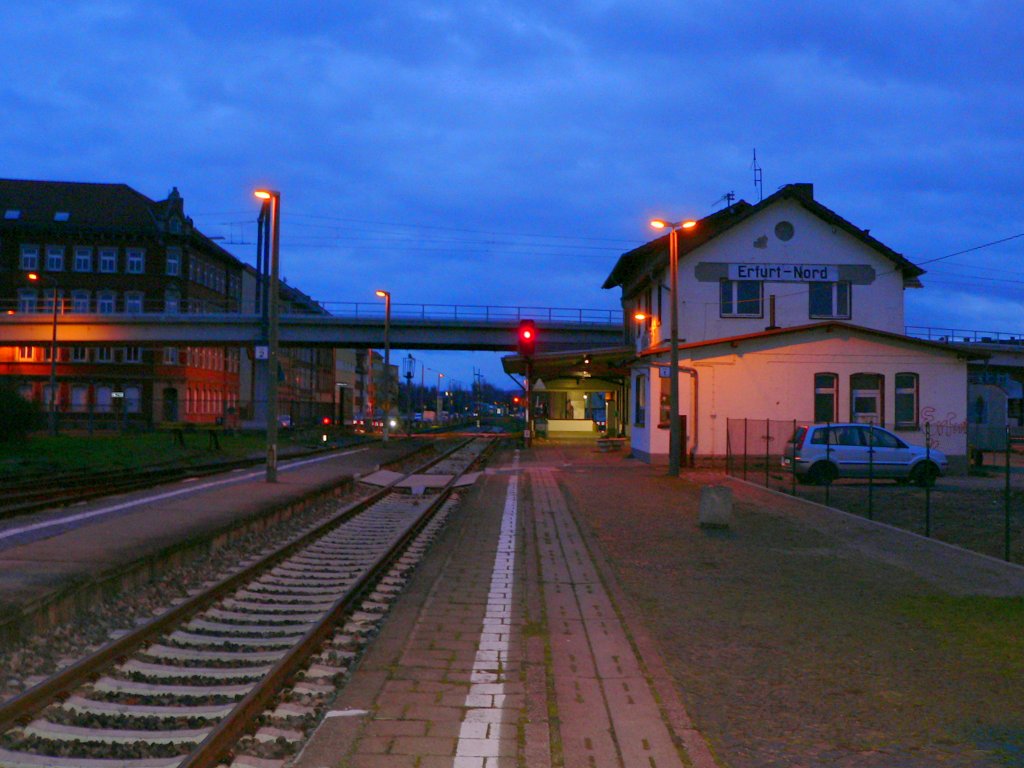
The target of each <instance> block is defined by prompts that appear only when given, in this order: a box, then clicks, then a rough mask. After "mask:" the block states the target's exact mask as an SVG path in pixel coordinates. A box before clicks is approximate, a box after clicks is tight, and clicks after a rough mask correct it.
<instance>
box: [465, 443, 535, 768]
mask: <svg viewBox="0 0 1024 768" xmlns="http://www.w3.org/2000/svg"><path fill="white" fill-rule="evenodd" d="M518 464H519V452H518V451H516V453H515V459H514V462H513V466H516V467H517V466H518ZM518 498H519V477H518V476H517V475H512V476H511V477H510V478H509V482H508V493H507V494H506V495H505V510H504V512H503V513H502V516H501V534H500V535H499V537H498V552H497V554H496V555H495V556H494V569H493V570H492V571H491V588H490V590H489V592H488V597H487V610H486V613H485V618H484V626H483V629H482V630H481V632H480V641H479V643H478V644H477V652H476V658H475V659H474V661H473V671H472V673H471V674H470V686H469V693H468V694H466V707H467V708H468V709H467V710H466V715H465V717H464V718H463V720H462V726H461V727H460V729H459V741H458V745H457V746H456V749H455V761H454V763H453V764H452V766H453V768H490V766H495V765H497V760H498V758H499V757H500V756H501V730H502V723H503V721H505V722H507V721H509V720H510V719H511V718H512V716H513V715H512V714H509V713H506V712H505V711H504V705H505V682H504V681H505V680H506V679H507V675H508V669H507V667H508V651H509V639H510V637H511V631H512V628H511V626H510V625H509V624H508V617H510V616H511V614H512V589H513V586H514V577H515V565H516V522H517V516H518V503H517V502H518ZM506 727H507V726H506Z"/></svg>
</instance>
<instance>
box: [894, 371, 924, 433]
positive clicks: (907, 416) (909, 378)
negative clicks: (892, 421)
mask: <svg viewBox="0 0 1024 768" xmlns="http://www.w3.org/2000/svg"><path fill="white" fill-rule="evenodd" d="M919 382H920V380H919V377H918V375H917V374H916V373H897V374H896V428H897V429H916V428H917V427H918V424H919V422H918V407H917V401H918V389H919Z"/></svg>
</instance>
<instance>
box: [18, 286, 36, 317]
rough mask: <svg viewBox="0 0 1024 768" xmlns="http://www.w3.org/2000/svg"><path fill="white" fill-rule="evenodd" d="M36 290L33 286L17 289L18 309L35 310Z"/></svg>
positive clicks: (22, 310)
mask: <svg viewBox="0 0 1024 768" xmlns="http://www.w3.org/2000/svg"><path fill="white" fill-rule="evenodd" d="M37 297H38V292H37V291H36V290H35V289H34V288H19V289H18V311H19V312H35V311H36V305H37Z"/></svg>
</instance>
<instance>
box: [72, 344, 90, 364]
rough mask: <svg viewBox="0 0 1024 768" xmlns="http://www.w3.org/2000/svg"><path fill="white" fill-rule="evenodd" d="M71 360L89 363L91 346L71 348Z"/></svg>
mask: <svg viewBox="0 0 1024 768" xmlns="http://www.w3.org/2000/svg"><path fill="white" fill-rule="evenodd" d="M71 362H73V363H87V362H89V348H88V347H72V348H71Z"/></svg>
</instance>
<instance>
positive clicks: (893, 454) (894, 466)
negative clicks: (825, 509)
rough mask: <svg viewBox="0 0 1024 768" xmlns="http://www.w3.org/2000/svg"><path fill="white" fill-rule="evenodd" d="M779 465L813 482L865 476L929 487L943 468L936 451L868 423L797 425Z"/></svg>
mask: <svg viewBox="0 0 1024 768" xmlns="http://www.w3.org/2000/svg"><path fill="white" fill-rule="evenodd" d="M794 464H795V468H794ZM782 466H783V467H784V468H786V469H787V470H789V471H792V472H795V473H796V476H797V478H798V479H800V480H806V481H808V482H811V483H816V484H819V485H822V484H826V483H831V482H832V481H833V480H835V479H836V478H838V477H869V476H870V477H876V478H882V477H888V478H894V479H895V480H896V481H897V482H900V481H904V482H905V481H907V480H909V481H911V482H914V483H917V484H918V485H931V484H932V483H934V482H935V478H936V477H938V476H940V475H942V474H943V473H945V472H946V470H947V469H948V468H949V464H948V462H947V461H946V455H945V454H944V453H943V452H942V451H939V450H936V449H935V448H931V449H928V448H922V447H921V446H917V445H908V444H907V443H905V442H904V441H903V440H901V439H900V438H899V437H897V436H896V435H894V434H893V433H892V432H890V431H889V430H887V429H882V428H881V427H875V426H871V425H869V424H803V425H800V426H799V427H797V429H796V431H795V432H794V433H793V437H792V439H791V440H790V441H789V443H788V444H787V445H786V452H785V454H784V455H783V457H782Z"/></svg>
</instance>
